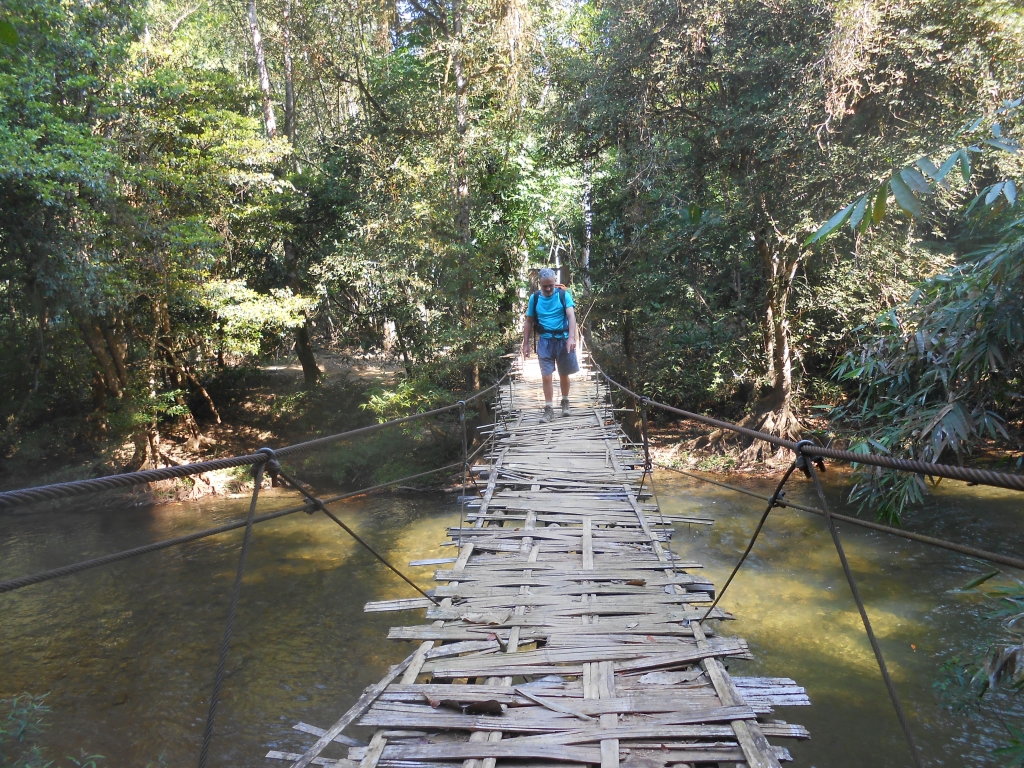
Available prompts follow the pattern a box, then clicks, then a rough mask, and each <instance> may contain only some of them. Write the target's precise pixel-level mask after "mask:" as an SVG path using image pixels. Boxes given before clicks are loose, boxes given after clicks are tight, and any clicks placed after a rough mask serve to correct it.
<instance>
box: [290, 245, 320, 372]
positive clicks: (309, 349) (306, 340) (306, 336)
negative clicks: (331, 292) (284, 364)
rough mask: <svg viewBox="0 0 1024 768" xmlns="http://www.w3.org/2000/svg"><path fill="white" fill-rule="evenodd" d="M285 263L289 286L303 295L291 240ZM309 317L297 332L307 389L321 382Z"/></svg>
mask: <svg viewBox="0 0 1024 768" xmlns="http://www.w3.org/2000/svg"><path fill="white" fill-rule="evenodd" d="M284 263H285V271H286V272H287V275H288V286H289V287H290V288H291V289H292V293H294V294H295V295H296V296H298V295H299V293H301V290H302V282H301V281H300V280H299V257H298V254H297V253H296V251H295V244H294V243H293V242H292V241H291V240H285V241H284ZM311 337H312V334H311V333H310V321H309V316H308V315H307V316H306V320H305V322H304V323H303V324H302V325H301V326H299V327H298V328H297V329H296V330H295V354H296V355H297V356H298V358H299V363H301V364H302V379H303V382H304V383H305V386H306V387H307V388H311V387H315V386H316V385H317V384H318V383H319V382H320V367H319V366H318V365H317V364H316V355H315V354H314V353H313V343H312V340H311Z"/></svg>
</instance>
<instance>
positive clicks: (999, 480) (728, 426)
mask: <svg viewBox="0 0 1024 768" xmlns="http://www.w3.org/2000/svg"><path fill="white" fill-rule="evenodd" d="M591 362H592V364H593V365H594V367H595V368H597V370H598V371H599V372H600V373H601V375H602V376H604V378H605V381H607V382H608V383H609V384H611V385H613V386H614V387H616V388H618V389H619V390H621V391H622V392H625V393H626V394H627V395H629V396H630V397H632V398H634V399H635V400H638V401H639V400H644V399H646V400H647V402H648V403H650V404H651V405H653V406H654V407H655V408H658V409H660V410H662V411H667V412H669V413H674V414H676V415H677V416H682V417H683V418H686V419H689V420H691V421H697V422H700V423H701V424H706V425H708V426H712V427H717V428H718V429H725V430H729V431H731V432H735V433H737V434H740V435H745V436H746V437H750V438H753V439H754V440H763V441H764V442H766V443H770V444H771V445H775V446H777V447H780V448H788V449H789V450H791V451H795V450H796V445H797V444H796V443H795V442H793V441H792V440H786V439H784V438H781V437H778V436H777V435H769V434H768V433H767V432H759V431H757V430H756V429H749V428H747V427H741V426H740V425H738V424H732V423H730V422H728V421H721V420H719V419H713V418H711V417H710V416H702V415H701V414H699V413H692V412H691V411H684V410H682V409H680V408H674V407H672V406H671V405H666V404H665V403H659V402H658V401H657V400H651V399H650V398H644V396H643V395H639V394H637V393H636V392H634V391H633V390H631V389H629V388H628V387H626V386H624V385H622V384H620V383H619V382H617V381H615V379H613V378H611V377H610V376H609V375H608V374H607V373H605V372H604V370H603V369H602V368H601V366H600V365H598V364H597V362H595V361H594V359H593V355H591ZM803 453H804V454H806V455H809V456H819V457H824V458H829V459H836V460H837V461H846V462H849V463H851V464H867V465H869V466H875V467H883V468H886V469H896V470H900V471H903V472H913V473H914V474H918V475H926V476H929V477H944V478H948V479H950V480H962V481H964V482H966V483H971V484H974V485H988V486H992V487H994V488H1007V489H1009V490H1012V491H1024V475H1013V474H1010V473H1008V472H994V471H992V470H989V469H974V468H971V467H958V466H955V465H952V464H933V463H931V462H927V461H918V460H916V459H898V458H894V457H890V456H880V455H878V454H877V453H856V452H854V451H841V450H838V449H836V448H827V447H825V446H821V445H813V444H811V445H808V446H807V447H805V448H804V449H803Z"/></svg>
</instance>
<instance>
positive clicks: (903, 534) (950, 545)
mask: <svg viewBox="0 0 1024 768" xmlns="http://www.w3.org/2000/svg"><path fill="white" fill-rule="evenodd" d="M655 466H656V467H658V468H660V469H667V470H669V471H671V472H678V473H679V474H680V475H685V476H686V477H692V478H693V479H694V480H700V481H701V482H703V483H710V484H711V485H717V486H718V487H719V488H726V489H728V490H730V491H735V492H736V493H742V494H744V495H745V496H751V497H753V498H755V499H761V500H762V501H769V500H770V499H771V497H770V496H765V495H764V494H763V493H757V492H756V491H751V490H749V489H747V488H740V487H739V486H736V485H729V484H728V483H722V482H719V481H718V480H712V479H711V478H709V477H702V476H701V475H698V474H695V473H693V472H687V471H686V470H685V469H679V468H678V467H673V466H670V465H668V464H660V463H657V462H656V463H655ZM775 506H777V507H792V508H793V509H799V510H801V511H803V512H810V513H811V514H812V515H819V516H821V517H824V515H825V513H824V512H822V511H821V510H820V509H818V508H817V507H808V506H805V505H803V504H797V503H796V502H792V501H784V500H783V499H781V498H780V499H778V500H777V501H776V502H775ZM832 518H833V519H834V520H839V521H841V522H843V523H849V524H850V525H857V526H860V527H861V528H867V529H869V530H872V531H881V532H882V533H887V534H889V535H890V536H898V537H900V538H903V539H908V540H910V541H916V542H919V543H921V544H927V545H928V546H931V547H938V548H940V549H945V550H949V551H950V552H956V553H958V554H961V555H967V556H969V557H974V558H977V559H979V560H986V561H988V562H990V563H997V564H999V565H1008V566H1010V567H1011V568H1019V569H1021V570H1024V560H1022V559H1021V558H1019V557H1010V556H1009V555H1002V554H999V553H998V552H989V551H987V550H984V549H978V548H977V547H970V546H967V545H966V544H958V543H956V542H955V541H947V540H945V539H937V538H935V537H934V536H925V535H924V534H923V533H913V532H912V531H904V530H902V529H901V528H893V527H892V526H889V525H882V524H881V523H873V522H871V521H870V520H861V519H860V518H857V517H849V516H847V515H839V514H836V513H835V512H833V513H832Z"/></svg>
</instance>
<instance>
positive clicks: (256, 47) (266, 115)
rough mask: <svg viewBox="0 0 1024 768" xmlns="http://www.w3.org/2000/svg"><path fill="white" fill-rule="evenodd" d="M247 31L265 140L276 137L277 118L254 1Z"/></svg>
mask: <svg viewBox="0 0 1024 768" xmlns="http://www.w3.org/2000/svg"><path fill="white" fill-rule="evenodd" d="M247 10H248V15H249V31H250V32H251V33H252V47H253V51H254V52H255V54H256V75H257V77H258V78H259V82H260V92H261V93H262V94H263V127H264V129H265V130H266V132H267V138H268V139H272V138H274V137H275V136H277V118H276V117H274V103H273V101H272V100H271V94H270V74H269V73H268V72H267V59H266V57H265V56H264V55H263V37H262V36H261V35H260V25H259V20H258V19H257V16H256V0H249V2H248V8H247Z"/></svg>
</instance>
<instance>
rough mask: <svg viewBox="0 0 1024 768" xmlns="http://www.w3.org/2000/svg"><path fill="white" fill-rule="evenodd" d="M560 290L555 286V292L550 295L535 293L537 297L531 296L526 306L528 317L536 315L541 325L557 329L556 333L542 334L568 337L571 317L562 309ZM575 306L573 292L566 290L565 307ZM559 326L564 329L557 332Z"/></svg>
mask: <svg viewBox="0 0 1024 768" xmlns="http://www.w3.org/2000/svg"><path fill="white" fill-rule="evenodd" d="M558 290H559V289H558V288H555V292H554V293H552V294H551V295H550V296H545V295H544V294H543V293H536V294H534V296H536V297H537V298H536V299H534V298H532V297H531V298H530V303H529V304H528V305H527V307H526V316H527V317H536V318H537V320H538V321H540V324H541V326H543V327H544V328H550V329H552V330H553V331H556V332H555V333H542V334H541V336H547V337H549V338H554V337H558V338H566V337H567V336H568V335H569V318H568V317H567V316H566V313H565V310H563V309H562V300H561V299H560V298H558ZM575 306H576V304H574V303H573V300H572V294H571V293H569V291H565V308H566V309H568V308H569V307H575ZM559 328H561V329H562V331H561V333H558V332H557V330H558V329H559Z"/></svg>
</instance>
